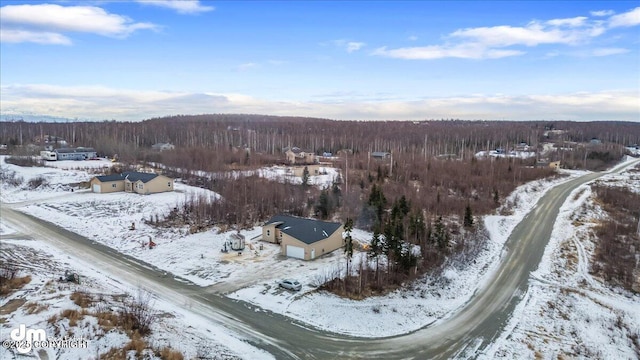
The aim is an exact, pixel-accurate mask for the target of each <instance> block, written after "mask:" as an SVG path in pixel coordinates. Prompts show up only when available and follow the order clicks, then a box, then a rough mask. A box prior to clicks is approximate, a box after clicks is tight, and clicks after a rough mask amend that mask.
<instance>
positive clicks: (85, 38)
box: [0, 0, 640, 121]
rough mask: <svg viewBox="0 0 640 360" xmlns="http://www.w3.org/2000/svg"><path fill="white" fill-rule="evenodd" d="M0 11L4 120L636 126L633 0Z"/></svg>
mask: <svg viewBox="0 0 640 360" xmlns="http://www.w3.org/2000/svg"><path fill="white" fill-rule="evenodd" d="M0 4H1V5H2V6H1V7H0V74H1V76H0V112H1V113H2V115H3V117H4V118H7V116H16V117H19V116H21V115H27V114H37V115H48V116H57V117H64V118H72V119H73V118H78V119H91V120H104V119H115V120H142V119H147V118H150V117H156V116H163V115H173V114H202V113H252V114H273V115H300V116H317V117H324V118H332V119H361V120H381V119H388V120H394V119H407V120H422V119H440V118H460V119H507V120H537V119H545V120H551V119H556V120H557V119H567V120H583V121H586V120H626V121H640V7H639V6H638V4H639V3H638V1H626V2H615V1H599V2H598V1H571V2H556V1H553V2H552V1H538V2H534V1H530V2H507V1H499V2H488V1H478V2H462V1H451V2H435V1H406V2H399V1H393V2H392V1H375V2H373V1H372V2H369V1H352V2H337V1H336V2H330V1H300V2H291V1H287V2H268V1H247V2H242V1H233V2H225V1H182V0H165V1H160V0H159V1H143V0H140V1H133V0H131V1H117V2H112V1H70V0H66V1H55V0H50V1H49V2H39V1H10V0H2V2H0Z"/></svg>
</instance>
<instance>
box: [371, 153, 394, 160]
mask: <svg viewBox="0 0 640 360" xmlns="http://www.w3.org/2000/svg"><path fill="white" fill-rule="evenodd" d="M371 157H372V158H374V159H380V160H382V159H387V158H389V157H391V153H388V152H385V151H374V152H372V153H371Z"/></svg>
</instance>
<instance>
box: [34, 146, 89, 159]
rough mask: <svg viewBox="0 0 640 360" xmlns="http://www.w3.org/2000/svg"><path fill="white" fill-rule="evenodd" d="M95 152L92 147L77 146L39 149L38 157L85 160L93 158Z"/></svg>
mask: <svg viewBox="0 0 640 360" xmlns="http://www.w3.org/2000/svg"><path fill="white" fill-rule="evenodd" d="M97 156H98V155H97V152H96V150H95V149H93V148H85V147H77V148H62V149H53V151H46V150H45V151H41V152H40V157H41V158H42V159H44V160H49V161H56V160H87V159H95V158H96V157H97Z"/></svg>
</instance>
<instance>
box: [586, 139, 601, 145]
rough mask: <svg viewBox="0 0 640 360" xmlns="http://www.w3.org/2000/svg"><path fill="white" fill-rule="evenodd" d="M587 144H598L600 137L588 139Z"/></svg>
mask: <svg viewBox="0 0 640 360" xmlns="http://www.w3.org/2000/svg"><path fill="white" fill-rule="evenodd" d="M589 144H591V145H600V144H602V141H601V140H600V139H597V138H593V139H591V140H589Z"/></svg>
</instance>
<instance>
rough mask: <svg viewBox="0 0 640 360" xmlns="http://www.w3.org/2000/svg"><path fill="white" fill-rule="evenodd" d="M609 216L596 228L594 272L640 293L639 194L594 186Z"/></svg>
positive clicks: (613, 282) (615, 188)
mask: <svg viewBox="0 0 640 360" xmlns="http://www.w3.org/2000/svg"><path fill="white" fill-rule="evenodd" d="M591 188H592V189H593V191H594V193H595V194H596V196H597V199H598V202H599V203H600V204H601V205H602V207H603V208H604V210H605V211H606V212H607V213H608V214H609V216H608V219H607V220H604V221H603V222H602V223H600V224H599V225H598V226H597V227H596V235H597V244H596V249H595V256H594V260H595V261H594V262H593V266H592V268H591V272H592V273H594V274H596V275H598V276H601V277H602V278H603V279H604V280H605V281H607V282H610V283H612V284H614V285H618V286H622V287H624V288H625V289H628V290H633V291H635V292H636V293H640V267H639V266H638V258H639V257H640V234H639V233H638V231H640V208H639V207H638V204H640V194H637V193H634V192H632V191H630V190H629V189H628V188H626V187H612V186H606V185H602V184H594V185H592V186H591Z"/></svg>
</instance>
